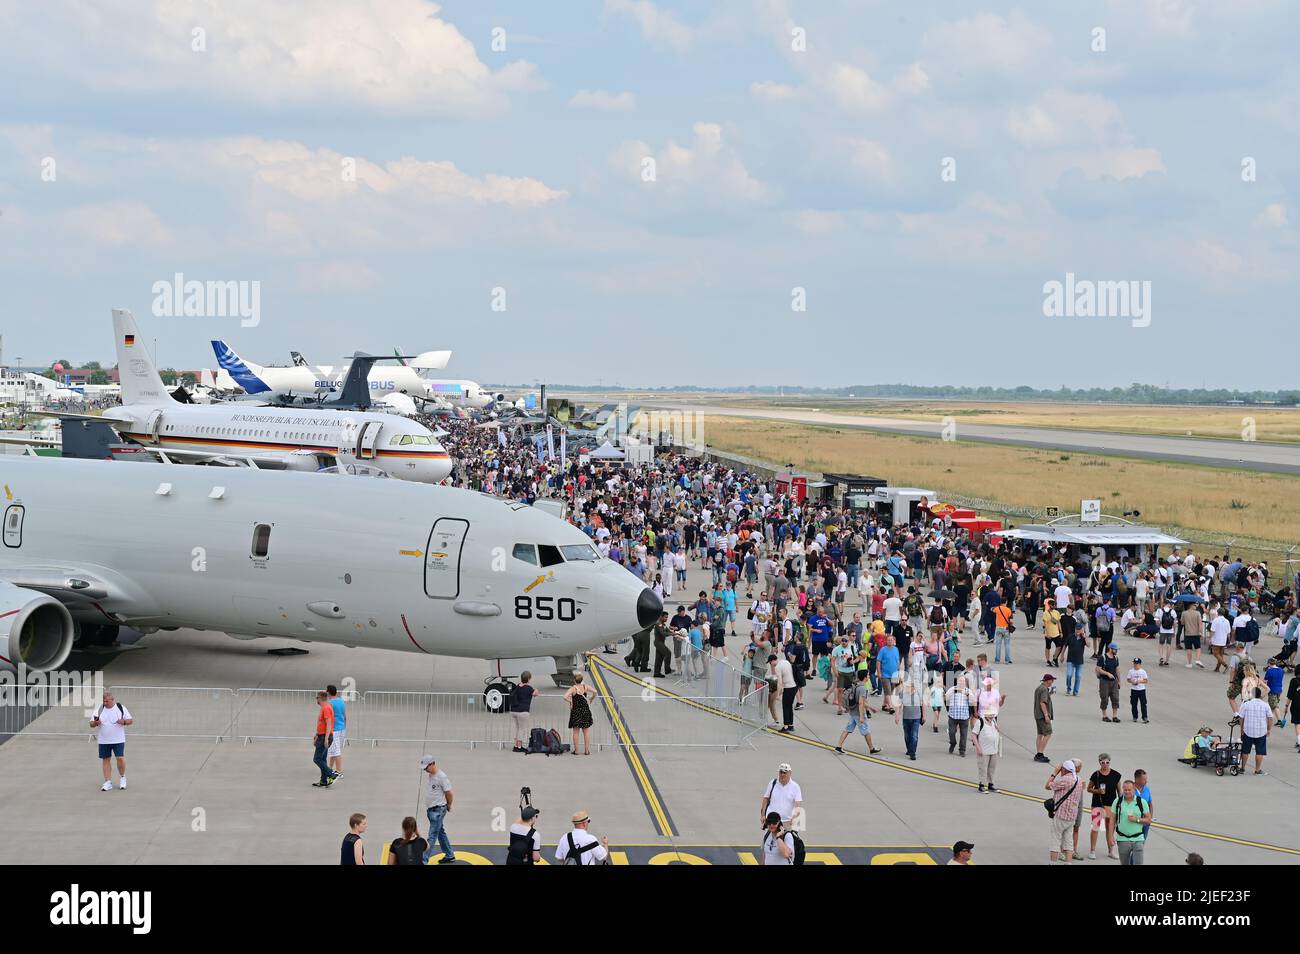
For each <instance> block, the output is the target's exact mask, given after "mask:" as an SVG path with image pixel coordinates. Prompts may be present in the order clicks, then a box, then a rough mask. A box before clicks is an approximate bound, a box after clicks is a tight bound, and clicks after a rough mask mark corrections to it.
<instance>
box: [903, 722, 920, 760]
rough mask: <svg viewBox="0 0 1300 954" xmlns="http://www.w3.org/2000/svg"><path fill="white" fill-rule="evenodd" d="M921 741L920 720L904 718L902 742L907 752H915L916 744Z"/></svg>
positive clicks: (913, 753)
mask: <svg viewBox="0 0 1300 954" xmlns="http://www.w3.org/2000/svg"><path fill="white" fill-rule="evenodd" d="M919 741H921V720H920V719H904V720H903V744H904V745H906V746H907V754H908V755H915V754H916V744H917V743H918V742H919Z"/></svg>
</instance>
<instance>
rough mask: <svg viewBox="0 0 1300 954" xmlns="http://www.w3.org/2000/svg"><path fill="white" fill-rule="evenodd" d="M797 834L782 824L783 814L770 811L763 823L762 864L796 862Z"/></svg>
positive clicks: (790, 863) (789, 863)
mask: <svg viewBox="0 0 1300 954" xmlns="http://www.w3.org/2000/svg"><path fill="white" fill-rule="evenodd" d="M794 852H795V834H794V832H792V831H786V830H785V828H784V827H782V825H781V816H780V815H779V814H777V813H776V812H768V813H767V818H766V819H764V824H763V853H762V855H761V861H760V862H759V864H762V865H792V864H794V863H795V858H794Z"/></svg>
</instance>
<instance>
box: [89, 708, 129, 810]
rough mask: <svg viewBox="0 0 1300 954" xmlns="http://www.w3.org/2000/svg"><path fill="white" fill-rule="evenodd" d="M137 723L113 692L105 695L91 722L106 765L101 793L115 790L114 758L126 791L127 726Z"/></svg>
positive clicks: (120, 784) (120, 780)
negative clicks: (114, 696)
mask: <svg viewBox="0 0 1300 954" xmlns="http://www.w3.org/2000/svg"><path fill="white" fill-rule="evenodd" d="M134 722H135V720H134V719H132V718H131V713H130V712H129V711H127V708H126V706H123V705H119V704H118V702H117V700H116V699H114V698H113V694H112V693H111V692H106V693H104V698H103V700H102V702H101V704H100V707H99V708H98V709H96V710H95V715H94V717H93V718H92V719H91V720H90V727H91V728H92V729H95V730H96V732H95V740H96V741H97V742H98V743H99V759H100V761H101V762H103V764H104V784H103V785H101V786H100V789H99V790H100V791H101V792H111V791H112V790H113V758H114V756H116V757H117V775H118V784H119V786H120V787H121V789H122V791H126V726H128V725H132V724H133V723H134Z"/></svg>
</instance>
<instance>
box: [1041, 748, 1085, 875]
mask: <svg viewBox="0 0 1300 954" xmlns="http://www.w3.org/2000/svg"><path fill="white" fill-rule="evenodd" d="M1082 767H1083V766H1082V765H1079V764H1077V763H1075V761H1074V760H1073V759H1066V760H1065V761H1064V762H1062V763H1061V764H1060V765H1058V766H1057V767H1056V768H1055V769H1053V770H1052V774H1051V775H1049V776H1048V777H1047V784H1046V785H1044V786H1043V787H1044V788H1046V789H1047V790H1048V791H1049V792H1051V793H1052V800H1053V803H1054V804H1055V806H1056V809H1055V811H1054V813H1053V815H1052V842H1051V845H1052V847H1051V850H1050V851H1049V852H1048V854H1047V858H1048V861H1051V862H1055V861H1057V860H1058V859H1059V860H1060V861H1062V862H1064V863H1065V864H1067V865H1068V864H1069V863H1070V860H1071V858H1072V857H1073V855H1074V851H1075V849H1076V848H1077V847H1078V846H1077V843H1076V841H1077V839H1078V834H1077V831H1078V820H1079V805H1080V803H1081V801H1082V799H1083V791H1082V786H1081V783H1080V781H1079V769H1081V768H1082Z"/></svg>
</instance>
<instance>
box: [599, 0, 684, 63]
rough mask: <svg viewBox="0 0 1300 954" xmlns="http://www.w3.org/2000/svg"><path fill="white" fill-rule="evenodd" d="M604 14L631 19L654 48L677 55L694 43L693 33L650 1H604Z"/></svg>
mask: <svg viewBox="0 0 1300 954" xmlns="http://www.w3.org/2000/svg"><path fill="white" fill-rule="evenodd" d="M605 12H606V13H616V14H620V15H622V16H627V17H631V18H632V19H633V20H635V21H636V25H637V26H638V27H640V29H641V35H642V36H644V37H645V38H646V39H647V40H649V41H650V42H651V43H653V44H654V45H655V46H661V47H663V46H666V47H669V48H670V49H673V50H676V51H677V52H678V53H681V52H683V51H684V50H686V49H688V48H689V47H690V46H691V44H692V43H694V42H695V31H694V30H692V29H691V28H690V27H688V26H686V25H685V24H683V23H682V22H681V21H680V20H678V19H677V18H676V17H675V16H673V14H671V13H669V12H667V11H664V10H660V9H659V8H658V7H657V6H655V4H654V3H652V2H651V0H605Z"/></svg>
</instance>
